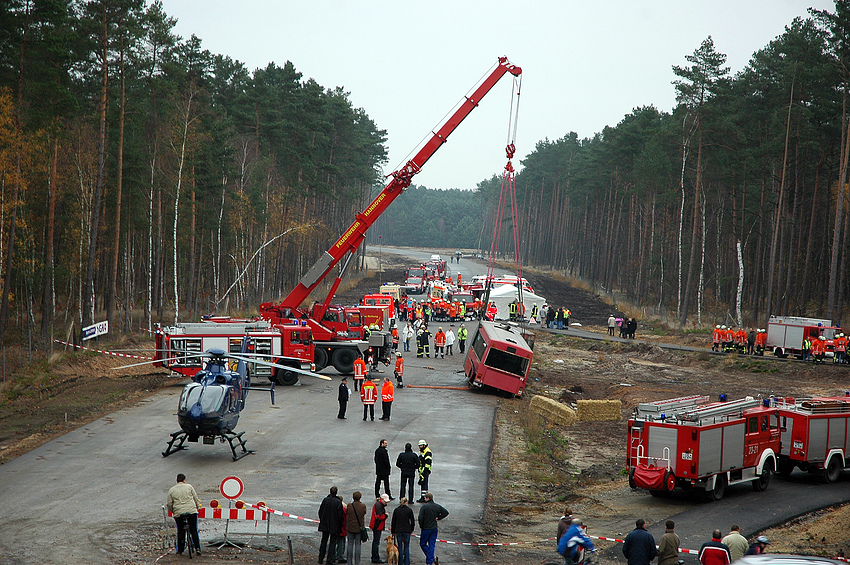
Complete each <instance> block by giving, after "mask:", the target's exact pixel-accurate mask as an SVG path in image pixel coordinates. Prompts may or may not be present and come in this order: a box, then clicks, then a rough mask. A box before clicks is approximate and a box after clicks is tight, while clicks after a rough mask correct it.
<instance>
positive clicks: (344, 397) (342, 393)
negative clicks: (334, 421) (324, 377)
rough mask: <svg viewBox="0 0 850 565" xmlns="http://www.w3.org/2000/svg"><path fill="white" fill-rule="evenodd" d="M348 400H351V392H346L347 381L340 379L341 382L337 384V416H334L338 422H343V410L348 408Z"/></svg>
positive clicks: (343, 378)
mask: <svg viewBox="0 0 850 565" xmlns="http://www.w3.org/2000/svg"><path fill="white" fill-rule="evenodd" d="M349 398H351V391H350V390H348V379H347V378H345V377H342V382H341V383H339V395H338V396H337V400H338V401H339V414H337V416H336V417H337V418H339V419H340V420H345V410H346V408H347V407H348V399H349Z"/></svg>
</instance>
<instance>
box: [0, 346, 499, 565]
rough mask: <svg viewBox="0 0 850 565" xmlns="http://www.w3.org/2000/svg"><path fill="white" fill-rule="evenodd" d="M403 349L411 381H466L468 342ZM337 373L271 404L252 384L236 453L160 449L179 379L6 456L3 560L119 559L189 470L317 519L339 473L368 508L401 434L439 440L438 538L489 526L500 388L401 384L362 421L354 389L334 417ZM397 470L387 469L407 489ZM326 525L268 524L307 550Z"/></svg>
mask: <svg viewBox="0 0 850 565" xmlns="http://www.w3.org/2000/svg"><path fill="white" fill-rule="evenodd" d="M405 358H406V375H405V384H413V385H415V384H423V385H428V386H463V385H464V382H463V375H462V374H459V373H457V371H459V370H461V368H462V359H461V357H460V356H458V355H455V356H454V357H451V358H449V359H446V360H441V359H433V358H432V359H422V360H418V359H416V358H415V354H414V355H410V354H406V355H405ZM426 366H428V367H433V369H431V368H426ZM387 374H390V375H391V374H392V373H391V372H389V373H387ZM338 386H339V378H338V377H334V380H333V382H330V383H329V382H326V381H320V380H318V379H310V378H309V377H305V379H304V383H303V385H302V386H299V387H280V388H278V390H277V395H276V401H277V404H276V405H275V406H274V407H271V406H270V403H269V397H268V395H264V394H262V393H257V392H251V393H250V396H249V403H248V407H247V408H246V410H245V411H244V412H243V414H242V417H241V419H240V422H239V426H238V428H237V431H242V430H244V431H246V434H245V437H246V438H247V439H248V447H249V448H250V449H255V450H256V453H254V454H252V455H249V456H247V457H245V458H243V459H241V460H240V461H237V462H233V461H231V457H230V449H229V447H228V446H227V444H219V443H216V444H215V445H203V444H200V443H199V444H192V445H191V446H190V448H189V450H188V451H183V452H178V453H175V454H172V455H170V456H169V457H167V458H163V457H162V456H161V455H160V452H161V451H162V450H163V449H164V448H165V446H166V440H167V439H168V437H169V434H170V433H171V432H172V431H175V430H176V429H177V422H176V418H175V416H174V415H173V414H174V412H175V408H176V405H177V400H178V395H179V392H180V387H178V386H175V387H174V388H173V390H169V391H166V392H162V393H158V394H156V395H154V396H152V397H150V398H149V399H148V400H145V401H143V402H141V403H139V404H137V405H136V406H133V407H130V408H127V409H125V410H121V411H119V412H116V413H114V414H111V415H109V416H108V417H106V418H103V419H100V420H97V421H95V422H93V423H91V424H90V425H87V426H85V427H83V428H80V429H78V430H76V431H74V432H71V433H69V434H66V435H65V436H62V437H60V438H58V439H56V440H54V441H51V442H49V443H47V444H45V445H43V446H42V447H40V448H38V449H35V450H33V451H31V452H30V453H27V454H26V455H23V456H21V457H18V458H17V459H14V460H12V461H10V462H9V463H7V464H5V465H3V466H0V485H2V486H0V489H1V490H0V492H2V504H0V523H2V524H3V527H2V528H0V564H4V565H5V564H11V563H15V564H17V563H36V562H38V563H115V562H117V561H118V559H119V557H120V556H121V555H122V552H123V551H126V546H127V545H129V544H130V540H134V539H135V538H136V535H137V533H138V532H146V531H150V530H152V529H156V528H158V527H159V526H160V525H161V524H162V522H163V518H162V510H161V506H162V505H163V504H164V503H165V496H166V492H167V490H168V489H169V488H170V487H171V486H172V485H173V484H174V480H175V477H176V475H177V473H179V472H182V473H185V474H186V475H187V477H188V479H187V480H188V482H189V483H191V484H192V485H194V486H195V488H196V490H197V491H198V494H199V496H200V498H201V500H202V501H203V502H204V504H208V503H209V501H210V500H211V499H213V498H217V499H219V500H221V501H224V499H223V497H222V496H221V495H220V494H219V492H218V489H219V485H220V483H221V481H222V480H223V479H224V478H225V477H227V476H229V475H236V476H238V477H239V478H240V479H241V480H242V481H243V482H244V484H245V492H244V494H243V495H242V499H243V500H245V501H246V502H254V503H256V502H258V501H261V500H262V501H265V502H266V504H267V505H268V506H269V507H270V508H273V509H276V510H281V511H283V512H287V513H291V514H296V515H299V516H305V517H308V518H314V519H315V518H316V513H317V511H318V507H319V503H320V502H321V499H322V498H323V497H324V496H325V495H327V493H328V489H329V487H330V486H331V485H337V486H338V487H339V492H340V494H342V495H343V496H344V497H345V500H346V502H348V501H350V500H351V494H352V492H354V491H355V490H359V491H361V492H362V493H363V495H364V497H363V498H364V501H366V502H367V505H369V507H370V511H371V502H373V501H374V498H373V495H374V484H375V474H374V471H375V466H374V463H373V456H374V451H375V448H377V446H378V443H379V440H380V439H381V438H386V439H387V440H388V441H389V451H390V457H391V459H392V462H393V463H395V458H396V456H397V455H398V453H399V452H401V451H403V450H404V444H405V442H410V443H412V444H413V446H414V450H416V444H417V441H418V440H419V439H425V440H427V441H428V443H429V445H430V447H431V449H432V450H433V452H434V465H433V474H432V476H431V484H430V488H431V491H432V492H433V493H434V497H435V500H436V501H437V502H439V503H440V504H442V505H444V506H445V507H446V508H447V509H448V510H449V512H450V516H449V517H448V518H447V519H446V520H445V521H444V522H442V523H441V531H440V537H441V538H443V539H450V540H457V541H469V540H470V539H471V537H472V535H473V534H475V533H476V532H480V531H481V520H482V517H483V511H484V505H485V498H486V485H487V475H488V466H489V457H490V445H491V443H492V431H493V422H494V416H495V407H496V400H497V399H496V397H494V396H488V395H486V394H480V393H474V392H471V391H466V390H462V391H458V390H443V389H431V388H404V389H403V390H399V391H397V392H396V400H395V402H394V403H393V411H392V420H391V421H390V422H382V421H379V420H377V419H376V421H374V422H372V421H366V422H364V421H363V420H362V419H361V418H362V408H361V404H360V402H359V399H357V398H354V399H353V401H352V402H351V403H350V405H349V410H348V419H347V420H338V419H337V418H336V415H337V390H338ZM377 417H380V409H378V416H377ZM395 471H396V472H394V473H393V474H392V475H391V477H390V480H391V486H392V494H393V495H394V496H396V497H398V494H399V492H398V488H399V486H398V483H399V474H398V472H397V469H396V470H395ZM418 496H419V493H418V492H417V498H418ZM396 504H397V502H392V503H391V504H390V510H392V509H394V508H395V507H396ZM417 507H418V505H417V506H414V509H416V508H417ZM202 522H203V523H202V527H201V530H202V533H201V535H202V539H203V540H210V539H212V538H219V537H221V535H222V533H223V527H224V523H223V521H212V520H204V521H202ZM316 528H317V524H315V523H309V522H305V521H299V520H294V519H288V518H282V517H277V516H276V517H275V518H274V519H273V520H272V524H271V532H272V535H273V537H274V538H275V539H273V541H274V542H276V543H278V544H279V545H285V543H284V541H285V535H291V536H292V538H293V541H294V543H295V544H296V546H298V547H302V548H311V551H312V548H317V547H318V541H319V536H318V534H317V532H316ZM230 531H231V533H233V532H235V533H233V536H234V537H235V539H237V540H240V539H241V540H242V541H247V539H248V534H260V533H262V534H264V533H265V525H264V524H260V525H258V526H255V524H254V522H240V523H234V524H231V526H230ZM364 550H367V546H366V545H364ZM416 551H417V552H418V551H419V549H418V548H416ZM439 551H440V553H439V554H440V555H445V556H446V562H451V561H450V559H452V557H454V561H455V562H457V560H458V558H460V557H465V558H468V557H470V556H471V555H472V553H473V550H472V549H470V548H465V547H462V546H453V545H446V544H441V547H440V549H439ZM414 554H415V553H414Z"/></svg>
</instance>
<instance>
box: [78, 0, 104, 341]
mask: <svg viewBox="0 0 850 565" xmlns="http://www.w3.org/2000/svg"><path fill="white" fill-rule="evenodd" d="M101 9H102V10H103V18H102V21H101V24H102V26H103V29H102V31H103V35H102V36H101V38H100V67H101V83H100V133H99V135H98V147H97V182H96V183H95V190H94V206H93V207H92V222H91V226H90V227H89V232H90V235H89V256H88V265H87V266H86V279H85V282H84V287H83V322H82V323H83V327H85V326H88V325H90V324H91V323H92V321H93V320H94V301H93V296H92V295H93V291H94V288H93V287H94V267H95V262H96V259H97V234H98V228H99V226H100V206H101V204H100V202H101V198H102V197H103V169H104V162H105V160H106V110H107V87H108V85H109V65H108V58H109V26H108V24H107V21H106V6H105V5H104V6H102V7H101Z"/></svg>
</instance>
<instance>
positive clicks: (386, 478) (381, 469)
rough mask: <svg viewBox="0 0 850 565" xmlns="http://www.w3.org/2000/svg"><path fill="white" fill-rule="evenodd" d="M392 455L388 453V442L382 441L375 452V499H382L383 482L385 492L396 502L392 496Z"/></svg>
mask: <svg viewBox="0 0 850 565" xmlns="http://www.w3.org/2000/svg"><path fill="white" fill-rule="evenodd" d="M391 471H392V467H391V466H390V454H389V453H387V440H385V439H382V440H381V442H380V444H379V445H378V449H376V450H375V477H376V478H375V498H380V497H381V482H382V481H383V483H384V492H385V493H387V496H389V497H390V500H395V498H393V495H391V494H390V472H391Z"/></svg>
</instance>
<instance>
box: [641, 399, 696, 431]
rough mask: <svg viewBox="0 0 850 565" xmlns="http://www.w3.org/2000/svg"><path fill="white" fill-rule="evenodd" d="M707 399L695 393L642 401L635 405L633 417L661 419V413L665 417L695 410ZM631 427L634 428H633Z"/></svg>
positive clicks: (650, 419)
mask: <svg viewBox="0 0 850 565" xmlns="http://www.w3.org/2000/svg"><path fill="white" fill-rule="evenodd" d="M709 400H710V398H709V397H708V396H700V395H698V394H695V395H693V396H682V397H680V398H671V399H669V400H656V401H655V402H644V403H642V404H638V405H637V408H635V411H634V416H635V419H638V418H641V419H643V420H649V421H652V420H657V419H661V416H662V415H663V416H664V418H665V419H666V418H672V417H674V415H676V414H681V413H682V412H690V411H693V410H697V409H698V408H699V406H700V405H701V404H705V403H706V402H708V401H709ZM632 429H633V430H634V428H632Z"/></svg>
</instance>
